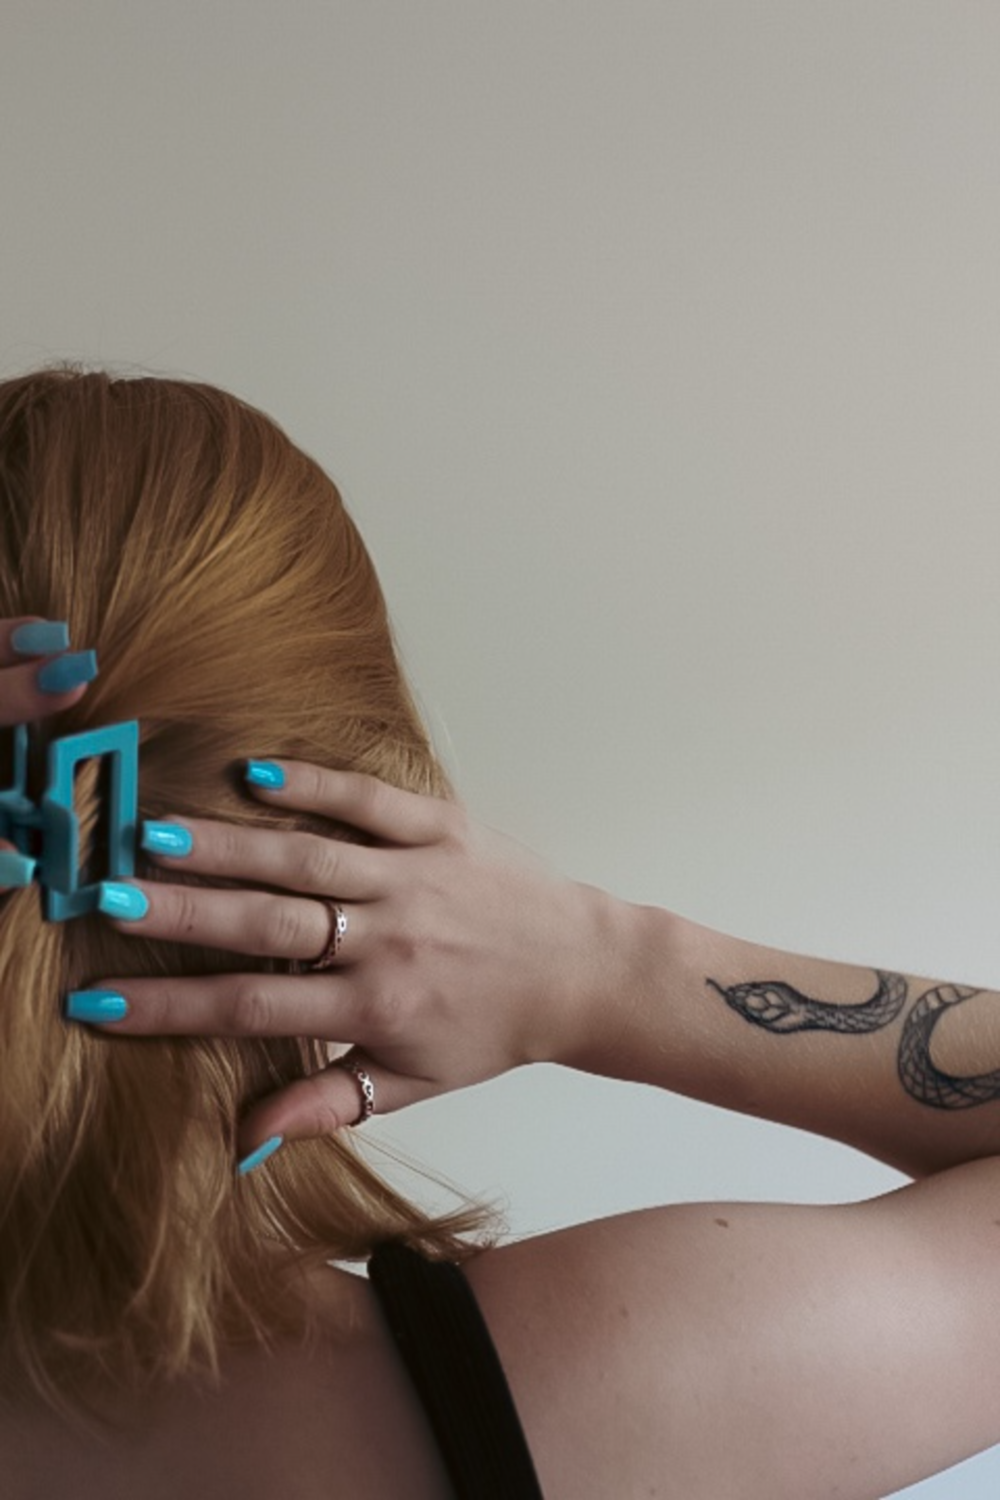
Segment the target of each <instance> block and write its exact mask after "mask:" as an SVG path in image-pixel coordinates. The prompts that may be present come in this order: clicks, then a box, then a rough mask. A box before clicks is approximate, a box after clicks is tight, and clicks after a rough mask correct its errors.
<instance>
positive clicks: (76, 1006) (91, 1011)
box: [64, 990, 128, 1025]
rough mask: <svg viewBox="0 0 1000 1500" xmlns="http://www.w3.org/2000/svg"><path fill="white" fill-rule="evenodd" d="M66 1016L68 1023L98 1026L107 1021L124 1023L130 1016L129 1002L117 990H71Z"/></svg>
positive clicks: (65, 1008)
mask: <svg viewBox="0 0 1000 1500" xmlns="http://www.w3.org/2000/svg"><path fill="white" fill-rule="evenodd" d="M64 1015H65V1016H66V1019H67V1021H90V1022H96V1023H97V1024H98V1025H101V1024H103V1023H104V1022H106V1021H124V1019H125V1017H126V1016H127V1015H128V1001H127V1000H126V999H125V996H124V995H119V994H118V993H117V991H116V990H70V992H69V994H68V995H67V996H66V1004H65V1007H64Z"/></svg>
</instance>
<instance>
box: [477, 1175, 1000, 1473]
mask: <svg viewBox="0 0 1000 1500" xmlns="http://www.w3.org/2000/svg"><path fill="white" fill-rule="evenodd" d="M998 1266H1000V1162H998V1161H981V1162H974V1163H971V1164H967V1165H965V1166H962V1167H957V1168H954V1169H952V1170H950V1171H947V1172H942V1173H939V1174H937V1175H936V1176H934V1177H931V1178H928V1179H927V1180H926V1181H923V1182H919V1183H912V1184H910V1185H908V1186H907V1187H905V1188H902V1189H899V1190H898V1191H896V1192H893V1193H889V1194H887V1195H885V1196H883V1197H880V1198H875V1199H872V1200H871V1201H870V1202H866V1203H858V1204H849V1205H837V1206H831V1207H802V1206H797V1205H777V1204H756V1203H690V1204H684V1205H679V1206H676V1207H671V1208H660V1209H652V1210H647V1211H644V1212H641V1213H632V1214H624V1215H621V1216H619V1217H615V1218H611V1219H606V1220H603V1221H600V1222H597V1223H593V1224H583V1225H579V1226H577V1227H575V1228H572V1229H567V1230H563V1231H561V1232H559V1233H557V1234H552V1235H546V1236H543V1237H540V1238H538V1239H530V1240H525V1241H522V1242H521V1243H519V1244H516V1245H510V1246H505V1247H503V1248H502V1249H500V1250H496V1251H487V1252H486V1253H484V1254H483V1255H481V1256H479V1257H478V1258H476V1259H474V1260H472V1261H470V1262H468V1263H467V1265H466V1268H465V1269H466V1274H467V1275H468V1277H469V1280H470V1281H471V1283H472V1285H473V1288H474V1290H475V1292H476V1295H477V1298H478V1299H479V1302H480V1305H481V1306H482V1308H483V1311H484V1314H485V1316H486V1319H487V1322H488V1323H489V1325H490V1328H491V1331H492V1333H493V1336H494V1339H495V1341H496V1343H497V1347H498V1350H499V1353H500V1356H501V1360H502V1362H503V1365H504V1368H505V1370H506V1372H507V1375H508V1378H509V1380H510V1383H511V1388H512V1390H513V1393H514V1397H515V1400H516V1402H517V1405H518V1408H519V1411H520V1414H521V1418H522V1421H523V1423H524V1426H525V1432H526V1436H527V1438H528V1442H529V1445H530V1447H531V1450H532V1453H533V1454H534V1457H535V1462H536V1465H537V1467H538V1472H539V1478H540V1481H541V1484H542V1488H543V1490H544V1492H545V1494H546V1495H550V1496H551V1497H552V1500H560V1497H572V1500H605V1497H607V1496H608V1495H622V1496H639V1495H657V1496H659V1497H661V1500H720V1497H726V1500H736V1497H738V1500H877V1497H880V1496H883V1495H886V1494H888V1493H890V1492H892V1491H895V1490H896V1489H898V1488H901V1487H902V1486H904V1485H908V1484H912V1483H914V1482H915V1481H916V1480H918V1479H921V1478H924V1477H926V1476H927V1475H929V1474H932V1473H936V1472H937V1471H938V1470H940V1469H943V1468H947V1467H949V1466H950V1465H952V1464H955V1463H958V1462H959V1461H960V1460H962V1459H964V1458H967V1457H969V1456H971V1455H972V1454H973V1453H976V1452H978V1451H980V1450H981V1449H983V1448H986V1447H988V1446H990V1445H991V1444H992V1443H996V1442H998V1441H1000V1404H998V1401H997V1391H998V1390H1000V1298H998V1297H997V1295H996V1287H997V1271H998Z"/></svg>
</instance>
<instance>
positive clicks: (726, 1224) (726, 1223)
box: [715, 1219, 729, 1229]
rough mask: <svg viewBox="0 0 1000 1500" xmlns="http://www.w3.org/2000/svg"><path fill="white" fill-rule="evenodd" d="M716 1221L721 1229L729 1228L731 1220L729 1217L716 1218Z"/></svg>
mask: <svg viewBox="0 0 1000 1500" xmlns="http://www.w3.org/2000/svg"><path fill="white" fill-rule="evenodd" d="M715 1223H716V1224H718V1226H719V1228H720V1229H728V1228H729V1220H728V1219H716V1220H715Z"/></svg>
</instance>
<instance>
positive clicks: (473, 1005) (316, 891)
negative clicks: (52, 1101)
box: [68, 761, 619, 1151]
mask: <svg viewBox="0 0 1000 1500" xmlns="http://www.w3.org/2000/svg"><path fill="white" fill-rule="evenodd" d="M279 769H280V770H281V772H282V773H283V774H284V776H285V786H284V788H283V789H282V790H267V789H263V788H259V787H255V788H253V790H255V791H256V792H257V793H258V795H260V796H261V797H262V798H264V799H265V800H266V801H267V802H268V803H270V804H271V805H273V806H282V807H288V808H294V809H296V810H301V811H306V812H311V813H318V814H320V815H321V816H323V817H328V818H331V819H336V820H338V821H339V822H341V823H346V824H349V825H351V826H353V827H355V828H357V829H359V830H362V831H364V832H365V833H366V834H368V835H370V836H374V837H375V838H376V839H378V840H380V841H381V843H379V844H377V845H375V846H369V845H359V844H349V843H344V842H341V841H338V840H334V839H326V838H322V837H319V836H317V835H314V834H307V833H297V832H288V833H283V832H279V831H272V830H269V829H253V828H243V827H239V826H236V825H233V824H228V823H216V822H210V821H203V820H195V819H189V820H180V819H178V820H175V821H174V822H171V823H169V824H165V825H162V824H161V825H156V826H159V827H161V828H163V827H166V828H173V829H175V830H176V828H178V827H183V828H185V829H186V830H187V831H188V833H189V834H190V835H191V836H192V848H191V852H190V853H189V854H186V855H184V856H181V858H180V862H181V863H182V864H183V867H184V868H185V869H186V870H191V871H195V872H197V873H198V874H199V875H204V876H209V877H222V878H225V879H227V880H240V881H246V882H248V883H250V884H251V885H252V884H254V883H256V884H258V885H266V886H270V887H272V888H273V887H279V888H283V889H284V890H287V891H288V892H290V893H292V892H294V893H295V894H289V895H288V896H285V895H276V894H274V893H273V890H272V891H271V892H264V891H260V890H216V889H197V888H194V887H191V886H170V885H168V884H165V883H160V882H158V881H153V882H142V881H134V882H129V883H128V885H123V886H120V887H119V888H118V889H119V890H121V891H126V892H128V891H131V892H134V893H136V894H138V893H140V892H141V895H142V897H144V898H145V902H146V903H147V909H146V911H145V913H144V914H143V915H142V916H140V917H138V918H134V919H131V920H115V926H116V927H117V929H118V930H119V931H121V932H124V933H142V934H143V935H144V936H147V937H156V938H163V939H167V940H170V941H173V942H191V943H197V944H206V945H208V946H212V947H219V948H224V949H227V950H231V951H233V952H238V953H245V954H261V955H268V956H271V957H274V958H280V959H292V960H298V961H302V962H305V963H309V962H310V961H315V960H316V959H317V958H318V957H319V956H320V955H321V954H323V952H324V950H325V949H326V948H327V945H328V943H329V941H330V938H331V933H332V930H333V923H334V922H335V920H336V911H335V906H336V907H339V908H340V909H341V910H342V912H343V914H344V916H345V917H346V921H347V925H346V931H345V933H344V935H343V939H342V942H341V944H340V946H339V948H338V951H337V953H336V957H335V959H334V961H333V966H332V967H331V968H329V969H326V970H324V971H321V972H310V973H304V974H260V973H254V974H225V975H213V976H210V977H205V978H177V979H160V978H157V979H152V978H144V979H131V980H130V979H125V978H114V977H110V978H107V979H102V980H100V981H98V983H97V984H96V985H95V987H94V988H95V990H96V989H98V988H99V989H101V990H109V991H112V992H114V993H117V994H118V995H121V996H124V998H125V1000H126V1002H127V1005H128V1012H127V1014H126V1016H125V1017H124V1018H123V1019H122V1020H120V1021H118V1022H116V1023H115V1024H114V1027H113V1030H114V1031H115V1032H121V1033H128V1034H131V1035H165V1034H180V1035H195V1034H201V1035H209V1036H249V1035H255V1036H309V1037H315V1038H319V1039H322V1040H325V1041H328V1042H330V1043H335V1044H339V1046H340V1047H341V1048H342V1049H344V1048H347V1047H356V1048H357V1049H359V1050H358V1053H357V1054H356V1055H357V1057H358V1060H359V1062H360V1064H361V1066H363V1067H364V1069H365V1070H366V1071H367V1072H368V1073H369V1075H370V1076H371V1078H372V1080H373V1082H374V1086H375V1100H376V1109H377V1111H378V1113H380V1114H381V1113H386V1112H389V1111H392V1110H396V1109H400V1108H402V1107H403V1106H404V1105H407V1104H411V1103H413V1102H415V1101H417V1100H420V1099H426V1098H429V1097H430V1096H432V1095H435V1094H440V1093H444V1092H447V1091H449V1090H452V1089H457V1088H462V1087H464V1086H466V1085H468V1084H473V1083H477V1082H479V1081H481V1080H483V1079H486V1078H490V1077H493V1076H495V1075H497V1074H499V1073H503V1072H505V1071H506V1070H508V1069H510V1068H515V1067H517V1066H519V1065H520V1064H523V1063H528V1062H535V1061H565V1062H569V1061H572V1060H573V1057H574V1054H575V1052H576V1050H577V1049H578V1048H579V1046H580V1039H581V1033H582V1032H584V1031H586V1030H587V1029H588V1026H589V1024H590V1022H589V1019H588V1018H589V1017H592V1016H594V1015H596V1014H598V1013H599V1012H600V1010H601V1007H600V1006H599V1005H598V1004H597V1003H596V1001H597V998H598V997H599V996H600V995H601V994H602V992H603V987H604V985H605V983H606V981H607V966H608V962H609V955H610V953H611V950H612V946H613V945H612V943H611V941H610V932H611V930H612V929H613V925H614V920H615V912H616V910H617V909H618V906H619V903H615V902H613V901H612V900H611V898H609V897H606V896H604V895H603V894H602V893H601V892H599V891H596V890H593V889H591V888H589V887H586V886H582V885H579V884H577V883H575V882H573V881H570V880H567V879H565V878H563V877H561V876H558V875H555V874H553V873H552V872H550V871H549V870H548V869H546V868H545V867H544V866H542V865H541V864H540V862H539V861H537V860H536V859H535V858H534V857H533V856H531V855H529V854H528V853H527V851H525V850H524V849H522V848H521V847H520V846H519V845H517V844H515V843H514V842H513V841H512V840H510V839H507V838H504V837H502V836H501V835H499V834H496V833H494V832H492V831H490V830H488V829H486V828H483V827H482V826H480V825H478V824H476V823H474V822H473V821H472V820H471V819H470V818H469V817H468V816H467V814H466V813H465V812H464V811H463V810H462V808H461V807H459V806H457V805H455V804H454V803H450V802H445V801H441V800H438V799H434V798H430V797H424V796H418V795H416V794H414V793H411V792H403V791H399V790H397V789H395V788H392V787H389V786H386V785H385V784H383V783H382V782H379V781H376V780H374V779H372V778H371V777H367V776H361V775H358V774H356V773H349V772H336V771H328V770H324V769H321V768H320V767H317V766H314V765H308V764H305V763H301V762H292V761H285V762H282V763H280V767H279ZM144 847H146V848H147V849H148V848H149V847H150V845H149V837H148V831H147V836H146V838H145V839H144ZM154 857H156V858H157V859H158V862H159V863H160V864H161V865H163V866H164V867H168V866H170V865H172V864H173V865H176V864H177V863H178V856H177V855H173V856H168V855H158V856H154ZM317 898H319V899H317ZM138 904H139V905H140V906H142V905H143V902H142V901H140V902H139V903H138ZM104 909H105V910H109V908H108V906H105V908H104ZM68 1013H69V1014H72V1008H71V1009H70V1011H69V1012H68ZM358 1115H359V1086H358V1080H357V1079H356V1077H354V1076H352V1075H351V1073H350V1072H348V1071H347V1070H345V1069H344V1068H343V1067H340V1066H338V1065H336V1064H335V1065H334V1066H332V1067H331V1068H329V1069H327V1070H326V1071H325V1072H323V1073H320V1074H317V1075H315V1076H314V1077H312V1078H309V1079H307V1080H303V1081H300V1082H297V1083H295V1084H293V1085H291V1086H289V1087H288V1088H286V1089H284V1090H283V1091H282V1092H281V1093H279V1094H275V1095H273V1096H271V1097H270V1098H269V1099H267V1100H265V1101H263V1102H262V1103H261V1104H259V1105H257V1106H256V1107H255V1108H254V1110H253V1111H252V1113H251V1114H250V1115H249V1116H248V1117H247V1119H246V1120H245V1121H244V1122H243V1125H242V1127H241V1132H240V1140H241V1147H242V1149H243V1150H244V1151H246V1150H250V1149H251V1148H252V1147H254V1146H256V1145H257V1144H258V1143H259V1142H260V1141H262V1140H265V1139H267V1138H269V1137H272V1136H276V1135H281V1136H283V1137H285V1138H295V1137H302V1136H310V1135H318V1134H324V1133H326V1132H328V1131H331V1130H335V1129H337V1128H339V1127H341V1126H343V1125H348V1124H351V1123H352V1122H353V1121H355V1120H357V1118H358Z"/></svg>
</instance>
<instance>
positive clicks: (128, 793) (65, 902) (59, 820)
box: [0, 719, 139, 922]
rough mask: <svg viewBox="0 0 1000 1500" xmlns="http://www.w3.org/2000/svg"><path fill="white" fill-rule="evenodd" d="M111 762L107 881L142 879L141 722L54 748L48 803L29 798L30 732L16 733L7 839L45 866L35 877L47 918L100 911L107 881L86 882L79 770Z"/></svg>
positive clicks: (66, 739)
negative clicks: (138, 856) (105, 759)
mask: <svg viewBox="0 0 1000 1500" xmlns="http://www.w3.org/2000/svg"><path fill="white" fill-rule="evenodd" d="M105 755H107V756H110V757H111V777H110V794H109V802H108V806H107V813H108V825H107V826H108V839H107V872H106V874H104V875H102V877H101V879H102V880H103V879H107V880H121V879H125V878H127V877H128V876H130V875H134V874H135V845H136V826H137V817H138V802H139V721H138V720H137V719H129V720H127V721H126V722H125V723H122V724H109V725H107V726H105V727H104V728H103V729H90V730H87V731H86V732H85V733H83V734H69V735H64V736H63V738H62V739H57V740H52V741H51V742H50V744H49V747H48V781H47V785H46V788H45V793H44V795H43V797H42V801H41V805H40V806H36V804H35V803H34V802H32V800H31V798H30V797H29V796H28V794H27V774H28V726H27V725H26V724H18V725H17V726H16V727H15V729H14V779H13V783H12V785H11V786H9V787H8V788H7V789H6V790H5V791H0V837H3V838H5V839H9V840H10V842H11V843H13V844H15V845H16V846H17V848H18V849H19V850H20V852H21V853H22V854H27V855H30V856H31V857H33V858H35V859H37V860H38V868H37V870H36V872H35V878H36V879H37V880H38V882H39V883H40V885H41V887H42V889H43V890H44V892H45V919H46V921H48V922H65V921H68V920H69V919H70V918H71V917H82V916H84V915H85V914H86V913H87V912H91V911H96V910H97V902H98V898H99V896H100V891H101V880H96V881H91V882H89V883H88V884H81V883H80V830H79V826H78V824H77V818H76V808H75V805H74V797H73V791H74V780H75V776H76V769H77V767H78V766H79V765H80V763H81V762H82V761H85V760H92V759H94V758H95V757H101V756H105Z"/></svg>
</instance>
